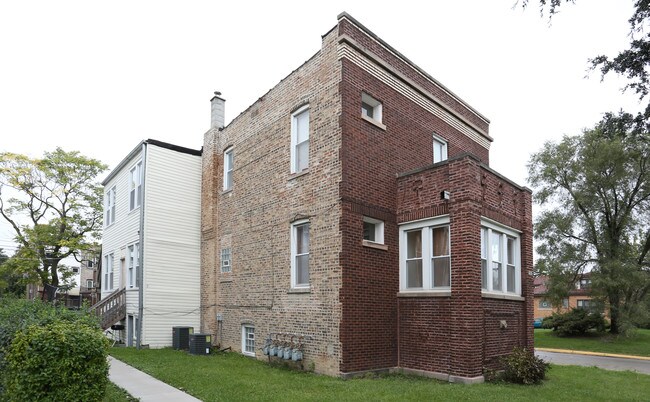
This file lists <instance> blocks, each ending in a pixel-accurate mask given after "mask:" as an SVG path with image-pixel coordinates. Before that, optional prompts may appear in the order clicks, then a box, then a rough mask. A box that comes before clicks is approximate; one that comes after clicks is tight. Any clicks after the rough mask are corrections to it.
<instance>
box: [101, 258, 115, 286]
mask: <svg viewBox="0 0 650 402" xmlns="http://www.w3.org/2000/svg"><path fill="white" fill-rule="evenodd" d="M103 269H104V290H107V291H108V290H113V254H107V255H105V256H104V268H103Z"/></svg>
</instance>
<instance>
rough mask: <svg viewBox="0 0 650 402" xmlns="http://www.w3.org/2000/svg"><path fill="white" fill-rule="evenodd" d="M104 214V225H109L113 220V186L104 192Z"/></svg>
mask: <svg viewBox="0 0 650 402" xmlns="http://www.w3.org/2000/svg"><path fill="white" fill-rule="evenodd" d="M104 209H105V216H104V225H105V226H107V227H108V226H110V225H112V224H113V222H115V186H113V188H111V189H110V190H108V191H107V192H106V202H105V203H104Z"/></svg>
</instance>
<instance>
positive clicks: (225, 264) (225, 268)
mask: <svg viewBox="0 0 650 402" xmlns="http://www.w3.org/2000/svg"><path fill="white" fill-rule="evenodd" d="M230 258H231V257H230V248H222V249H221V272H222V273H226V272H230V271H231V270H232V265H231V261H230Z"/></svg>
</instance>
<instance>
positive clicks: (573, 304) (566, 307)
mask: <svg viewBox="0 0 650 402" xmlns="http://www.w3.org/2000/svg"><path fill="white" fill-rule="evenodd" d="M548 280H549V279H548V277H547V276H544V275H542V276H538V277H535V279H534V281H533V284H534V291H533V294H534V298H535V301H534V310H533V313H534V317H535V318H536V319H537V318H546V317H549V316H551V315H552V314H553V313H555V312H557V313H566V312H568V311H570V310H571V309H574V308H587V309H590V308H596V307H597V305H596V303H595V302H594V301H593V300H592V296H591V275H590V274H589V273H586V274H583V275H581V276H579V277H578V279H577V280H576V282H575V285H574V288H573V289H571V290H569V292H568V294H567V297H565V298H563V299H562V302H561V304H553V303H552V302H551V300H549V298H548V297H547V294H548V288H547V284H548Z"/></svg>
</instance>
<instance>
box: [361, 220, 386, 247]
mask: <svg viewBox="0 0 650 402" xmlns="http://www.w3.org/2000/svg"><path fill="white" fill-rule="evenodd" d="M363 240H365V241H369V242H372V243H377V244H384V221H381V220H379V219H374V218H370V217H367V216H364V217H363Z"/></svg>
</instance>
